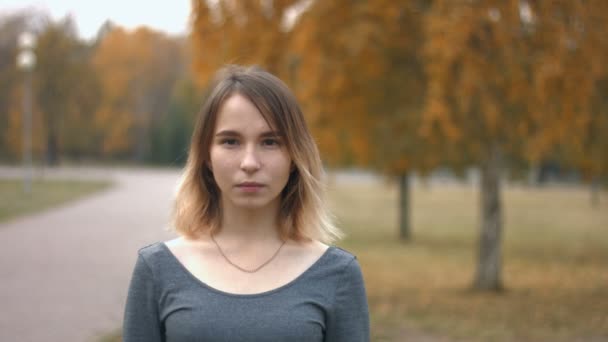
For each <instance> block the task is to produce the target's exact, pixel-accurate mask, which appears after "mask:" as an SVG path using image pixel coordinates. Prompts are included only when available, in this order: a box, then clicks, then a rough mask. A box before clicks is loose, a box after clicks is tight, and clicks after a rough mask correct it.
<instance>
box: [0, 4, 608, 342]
mask: <svg viewBox="0 0 608 342" xmlns="http://www.w3.org/2000/svg"><path fill="white" fill-rule="evenodd" d="M607 58H608V2H606V1H603V0H551V1H549V0H547V1H543V0H409V1H406V0H400V1H395V0H375V1H353V0H334V1H321V0H244V1H231V0H192V1H185V0H182V1H179V2H162V3H161V2H159V3H158V4H157V3H151V2H144V1H130V2H124V1H122V2H118V1H104V2H99V3H91V2H75V1H73V2H70V1H59V0H55V1H50V0H49V1H43V2H37V3H36V2H31V3H28V2H27V1H4V2H3V3H2V4H0V244H1V245H2V248H1V249H0V250H1V252H0V277H2V282H1V283H2V284H0V293H1V294H0V302H2V303H3V310H2V312H0V339H1V340H19V341H38V340H42V339H44V340H46V341H81V340H82V341H101V340H105V341H119V340H120V334H119V333H117V331H119V329H120V324H121V320H122V310H123V305H124V298H125V295H126V287H127V285H128V280H129V277H130V272H131V269H132V266H133V262H134V260H135V257H136V251H137V249H138V248H139V247H142V246H144V245H145V244H148V243H152V242H155V241H158V240H161V239H166V238H168V237H170V236H171V234H170V233H167V232H165V231H163V228H164V227H165V226H166V225H167V224H168V221H169V219H168V217H169V214H170V208H171V199H172V193H173V189H174V186H175V183H176V182H177V180H178V178H179V174H180V169H179V168H180V167H181V166H182V165H183V164H184V162H185V160H186V158H187V149H188V144H189V140H190V134H191V132H192V128H193V122H194V119H195V117H196V115H197V111H198V109H199V106H200V105H201V104H202V101H203V94H204V93H205V91H206V89H207V87H208V84H209V81H210V78H211V77H212V75H213V73H214V71H215V70H217V69H218V68H219V67H221V66H223V65H225V64H227V63H236V64H257V65H260V66H262V67H264V68H265V69H267V70H269V71H270V72H272V73H274V74H276V75H277V76H279V77H280V78H281V79H283V80H284V81H285V82H286V83H287V84H288V85H289V86H290V87H291V89H292V90H293V92H294V93H295V95H296V97H297V98H298V100H299V101H300V104H301V106H302V108H303V111H304V113H305V116H306V119H307V121H308V124H309V126H310V128H311V130H312V132H313V135H314V137H315V139H316V141H317V143H318V145H319V148H320V150H321V153H322V158H323V160H324V162H325V165H326V170H327V175H328V177H327V181H328V190H329V193H328V195H329V202H330V205H331V206H332V209H333V210H334V212H335V214H336V217H337V220H338V223H339V225H340V226H341V227H342V228H343V229H344V230H345V232H346V233H347V238H346V239H345V240H343V241H341V242H340V243H339V245H341V246H342V247H344V248H346V249H348V250H350V251H352V252H353V253H355V254H356V255H357V256H358V258H359V260H360V262H361V265H362V268H363V273H364V276H365V280H366V285H367V290H368V297H369V303H370V310H371V318H372V340H373V341H409V340H413V341H429V342H432V341H608V197H607V196H606V195H607V192H606V186H607V184H608V63H607V61H606V59H607ZM42 284H44V286H41V285H42Z"/></svg>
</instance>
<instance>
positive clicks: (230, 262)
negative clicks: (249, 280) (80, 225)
mask: <svg viewBox="0 0 608 342" xmlns="http://www.w3.org/2000/svg"><path fill="white" fill-rule="evenodd" d="M211 240H212V241H213V243H214V244H215V245H216V246H217V250H218V251H220V254H221V255H222V256H223V257H224V259H226V261H227V262H228V263H229V264H230V265H232V266H234V267H236V268H237V269H239V270H241V271H243V272H246V273H255V272H257V271H259V270H261V269H262V267H264V266H266V265H268V264H269V263H270V262H271V261H272V260H274V258H276V256H277V255H279V252H280V251H281V248H283V246H284V245H285V242H287V240H285V241H283V243H282V244H281V245H280V246H279V248H278V249H277V251H276V252H274V254H273V255H272V256H271V257H270V259H268V260H266V261H265V262H264V263H263V264H261V265H260V266H258V267H256V268H254V269H252V270H249V269H246V268H243V267H241V266H239V265H237V264H235V263H233V262H232V261H230V259H228V257H227V256H226V254H224V251H223V250H222V247H220V245H219V244H218V243H217V241H215V238H213V235H211Z"/></svg>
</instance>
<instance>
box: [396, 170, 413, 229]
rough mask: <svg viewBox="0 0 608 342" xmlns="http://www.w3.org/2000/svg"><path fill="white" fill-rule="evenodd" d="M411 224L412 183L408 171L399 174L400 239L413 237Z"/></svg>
mask: <svg viewBox="0 0 608 342" xmlns="http://www.w3.org/2000/svg"><path fill="white" fill-rule="evenodd" d="M410 228H411V225H410V183H409V174H408V173H407V172H405V173H403V174H401V175H399V239H401V241H410V240H411V239H412V232H411V229H410Z"/></svg>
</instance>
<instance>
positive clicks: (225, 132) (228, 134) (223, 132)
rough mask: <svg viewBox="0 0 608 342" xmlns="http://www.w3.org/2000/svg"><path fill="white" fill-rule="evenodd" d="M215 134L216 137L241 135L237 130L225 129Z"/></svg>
mask: <svg viewBox="0 0 608 342" xmlns="http://www.w3.org/2000/svg"><path fill="white" fill-rule="evenodd" d="M215 136H216V137H235V136H240V134H239V132H237V131H231V130H224V131H219V132H217V133H215Z"/></svg>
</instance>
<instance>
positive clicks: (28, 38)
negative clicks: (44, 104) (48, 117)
mask: <svg viewBox="0 0 608 342" xmlns="http://www.w3.org/2000/svg"><path fill="white" fill-rule="evenodd" d="M17 46H18V48H19V54H18V55H17V67H18V68H19V69H21V70H23V71H24V72H25V77H24V86H23V168H24V172H23V174H24V176H23V189H24V191H25V192H26V193H30V192H31V191H32V178H33V174H34V172H33V170H32V71H33V70H34V67H35V66H36V55H35V54H34V49H35V48H36V36H34V34H33V33H31V32H23V33H22V34H21V35H19V38H18V41H17Z"/></svg>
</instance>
